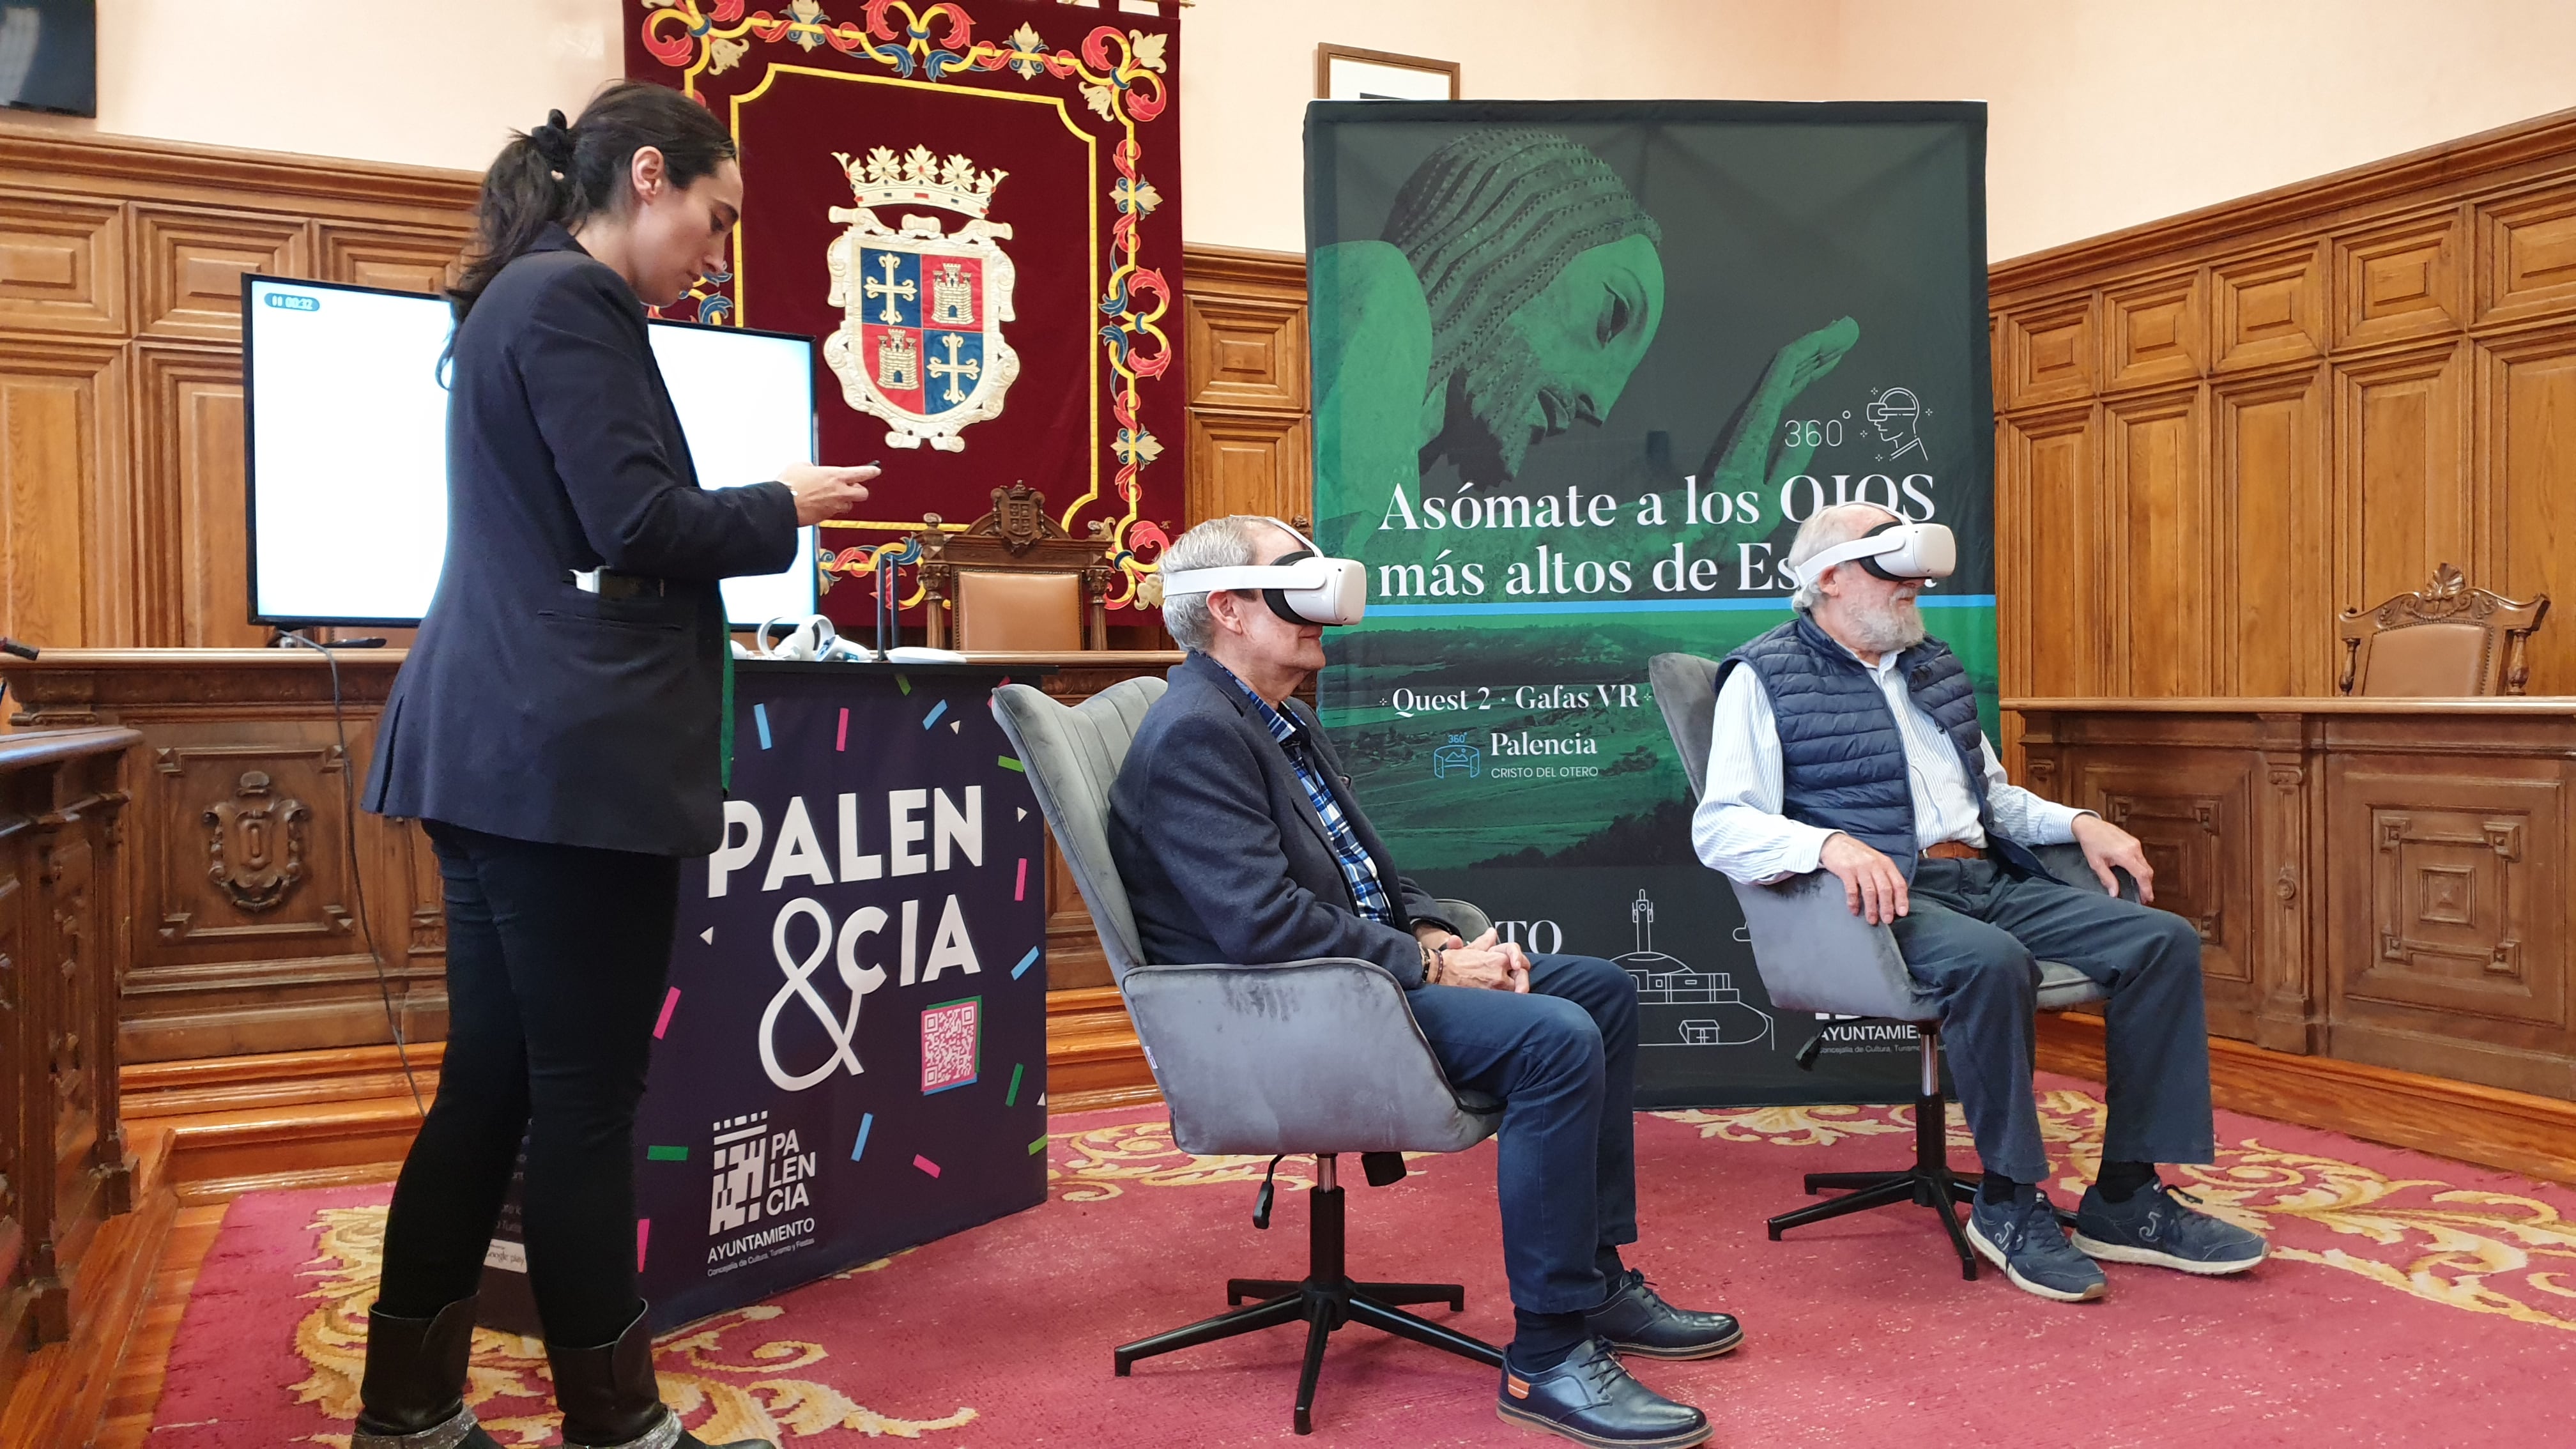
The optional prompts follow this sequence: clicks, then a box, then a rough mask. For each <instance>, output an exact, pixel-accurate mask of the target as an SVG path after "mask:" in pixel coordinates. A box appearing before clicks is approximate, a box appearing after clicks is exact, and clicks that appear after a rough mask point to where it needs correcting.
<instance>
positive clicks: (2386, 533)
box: [2319, 344, 2478, 628]
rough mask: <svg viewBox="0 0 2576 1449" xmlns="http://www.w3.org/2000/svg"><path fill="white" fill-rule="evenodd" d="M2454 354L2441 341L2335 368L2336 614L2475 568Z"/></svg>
mask: <svg viewBox="0 0 2576 1449" xmlns="http://www.w3.org/2000/svg"><path fill="white" fill-rule="evenodd" d="M2464 352H2465V347H2464V346H2460V345H2447V344H2446V345H2442V346H2439V347H2436V348H2433V349H2428V350H2423V351H2417V352H2409V353H2405V354H2401V355H2399V356H2396V357H2391V358H2384V359H2381V360H2379V361H2375V362H2370V363H2361V364H2353V365H2350V366H2346V367H2343V368H2340V369H2339V370H2338V375H2337V380H2338V382H2339V384H2340V392H2339V394H2338V396H2337V397H2336V400H2335V475H2336V477H2335V481H2336V484H2337V496H2336V497H2335V499H2334V501H2333V508H2334V516H2335V517H2336V519H2337V520H2338V522H2339V523H2340V524H2341V525H2342V529H2343V543H2342V547H2341V549H2340V550H2339V551H2340V553H2341V555H2342V556H2341V558H2340V559H2339V564H2340V567H2339V569H2338V572H2337V583H2338V585H2339V592H2340V593H2341V594H2342V595H2343V598H2342V600H2341V603H2342V606H2343V607H2346V608H2361V607H2367V606H2369V605H2372V604H2376V603H2378V602H2379V601H2380V600H2382V599H2385V598H2388V597H2389V596H2391V595H2393V594H2397V593H2400V592H2403V591H2405V590H2407V589H2411V588H2414V587H2416V586H2417V585H2418V584H2419V583H2421V582H2422V581H2423V580H2425V579H2428V578H2431V577H2432V576H2433V571H2434V570H2435V569H2436V568H2438V567H2440V566H2441V565H2442V564H2444V563H2452V564H2458V565H2460V566H2461V567H2463V568H2467V567H2471V566H2474V565H2475V564H2476V563H2477V562H2478V559H2477V557H2476V555H2475V553H2474V552H2473V551H2472V550H2473V548H2474V546H2475V541H2476V529H2475V523H2474V514H2473V511H2472V509H2471V505H2470V495H2469V487H2468V483H2469V468H2468V456H2467V448H2466V446H2465V445H2466V442H2467V434H2466V431H2465V428H2464V426H2463V425H2464V424H2465V422H2466V420H2467V413H2468V384H2469V369H2468V367H2467V366H2466V359H2465V357H2464ZM2324 624H2325V621H2322V620H2320V621H2319V627H2320V628H2323V627H2324Z"/></svg>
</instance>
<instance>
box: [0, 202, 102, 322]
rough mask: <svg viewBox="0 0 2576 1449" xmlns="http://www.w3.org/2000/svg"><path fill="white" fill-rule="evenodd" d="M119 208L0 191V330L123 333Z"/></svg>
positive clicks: (99, 203) (96, 203)
mask: <svg viewBox="0 0 2576 1449" xmlns="http://www.w3.org/2000/svg"><path fill="white" fill-rule="evenodd" d="M126 299H127V277H126V273H125V208H124V207H123V206H121V205H119V204H117V203H116V202H114V201H108V200H98V201H93V200H76V199H73V198H69V197H61V196H51V195H47V194H44V193H41V192H25V191H0V328H20V329H24V330H28V331H37V332H57V333H83V334H91V335H99V336H111V337H112V336H117V335H119V334H121V333H123V332H124V331H125V330H126V314H127V311H128V307H127V301H126Z"/></svg>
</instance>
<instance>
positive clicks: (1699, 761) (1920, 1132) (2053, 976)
mask: <svg viewBox="0 0 2576 1449" xmlns="http://www.w3.org/2000/svg"><path fill="white" fill-rule="evenodd" d="M1717 673H1718V664H1717V661H1716V660H1713V659H1703V658H1701V657H1700V656H1698V655H1696V654H1658V655H1656V656H1655V657H1654V658H1653V659H1651V660H1649V661H1647V664H1646V679H1647V682H1648V683H1649V684H1651V685H1652V686H1653V688H1654V691H1655V704H1656V706H1657V707H1658V708H1660V709H1661V710H1662V711H1663V714H1664V727H1665V728H1666V729H1667V730H1670V731H1671V732H1672V737H1673V745H1674V747H1675V748H1676V749H1678V750H1680V751H1681V756H1682V768H1683V769H1684V771H1685V772H1687V773H1688V775H1689V776H1690V791H1691V799H1692V801H1693V802H1694V803H1696V802H1697V801H1698V799H1699V797H1700V794H1701V792H1702V791H1704V790H1705V789H1706V788H1707V784H1708V750H1709V731H1710V730H1711V728H1712V727H1713V726H1714V723H1715V720H1716V716H1717ZM2032 853H2033V854H2035V855H2037V856H2038V857H2039V860H2040V863H2041V864H2042V865H2045V866H2047V867H2048V870H2049V873H2050V874H2051V875H2054V876H2056V877H2057V878H2058V879H2060V880H2062V881H2065V882H2066V883H2068V884H2069V885H2078V886H2084V887H2088V888H2091V889H2099V888H2100V885H2101V883H2100V881H2099V880H2097V879H2096V878H2095V877H2094V875H2093V871H2092V868H2091V867H2090V866H2088V865H2087V864H2086V863H2085V860H2084V852H2083V851H2082V850H2081V849H2080V848H2078V847H2076V846H2072V845H2055V846H2045V847H2041V848H2039V849H2037V850H2034V851H2033V852H2032ZM2121 883H2122V890H2121V894H2123V895H2124V896H2127V897H2128V898H2129V899H2131V900H2135V899H2137V889H2136V883H2135V882H2133V881H2130V880H2129V879H2128V878H2127V876H2126V873H2125V872H2124V873H2123V874H2122V876H2121ZM1729 884H1731V885H1733V886H1734V887H1735V898H1736V901H1737V902H1738V903H1739V904H1741V905H1742V906H1743V908H1744V924H1745V926H1746V927H1747V928H1748V930H1749V932H1750V934H1751V935H1752V937H1753V965H1754V969H1755V970H1757V971H1759V972H1760V973H1761V976H1762V986H1763V989H1764V990H1765V991H1767V992H1769V993H1770V995H1771V1000H1772V1001H1773V1002H1774V1003H1775V1004H1777V1005H1780V1006H1784V1007H1787V1008H1789V1009H1790V1010H1792V1011H1813V1012H1828V1013H1832V1014H1835V1015H1842V1016H1875V1017H1885V1018H1890V1019H1893V1020H1896V1021H1903V1022H1909V1023H1911V1024H1912V1025H1913V1027H1914V1030H1915V1034H1916V1036H1917V1037H1918V1038H1919V1039H1920V1041H1921V1054H1922V1055H1921V1064H1922V1079H1921V1081H1920V1083H1919V1086H1918V1092H1917V1095H1916V1097H1915V1101H1914V1165H1913V1166H1911V1167H1908V1168H1906V1169H1904V1170H1902V1171H1898V1172H1811V1173H1808V1174H1807V1191H1808V1192H1810V1193H1818V1192H1823V1191H1824V1190H1826V1189H1828V1188H1834V1189H1847V1190H1848V1191H1846V1192H1845V1193H1844V1195H1843V1196H1841V1197H1838V1198H1834V1199H1832V1200H1830V1201H1827V1202H1821V1203H1816V1204H1814V1205H1812V1206H1809V1207H1803V1208H1799V1209H1796V1210H1795V1211H1792V1212H1785V1213H1782V1214H1780V1215H1779V1216H1777V1217H1775V1218H1772V1219H1770V1220H1769V1222H1768V1223H1767V1226H1768V1227H1769V1228H1770V1230H1771V1236H1772V1237H1773V1238H1774V1239H1777V1238H1778V1237H1779V1236H1780V1234H1781V1233H1783V1232H1785V1231H1787V1230H1788V1229H1790V1228H1794V1227H1799V1226H1802V1225H1804V1224H1807V1223H1815V1222H1822V1221H1824V1220H1825V1219H1827V1218H1838V1217H1841V1216H1843V1215H1844V1214H1846V1213H1856V1212H1862V1211H1866V1210H1868V1209H1870V1208H1879V1207H1890V1206H1894V1205H1896V1204H1900V1203H1919V1204H1921V1205H1922V1206H1925V1207H1928V1208H1931V1209H1932V1210H1933V1211H1934V1212H1936V1213H1938V1214H1939V1215H1940V1218H1941V1225H1942V1227H1944V1228H1945V1229H1947V1230H1948V1231H1949V1234H1950V1245H1951V1247H1953V1248H1955V1249H1957V1250H1958V1254H1959V1276H1961V1277H1963V1278H1974V1277H1976V1276H1977V1255H1976V1253H1975V1252H1974V1251H1972V1250H1971V1249H1970V1248H1969V1246H1968V1239H1967V1235H1966V1234H1965V1233H1963V1232H1961V1231H1960V1228H1959V1218H1958V1214H1957V1212H1956V1210H1955V1209H1954V1207H1953V1204H1954V1203H1961V1202H1966V1201H1968V1200H1970V1199H1971V1198H1973V1197H1975V1196H1976V1191H1977V1189H1976V1184H1975V1183H1973V1182H1970V1181H1968V1180H1966V1179H1964V1178H1962V1177H1961V1176H1960V1175H1959V1174H1958V1173H1955V1172H1953V1171H1951V1170H1950V1155H1949V1141H1948V1130H1949V1129H1948V1120H1947V1119H1948V1113H1949V1103H1948V1099H1947V1097H1946V1094H1944V1093H1943V1092H1942V1090H1941V1037H1940V1032H1941V1010H1940V1006H1939V1004H1938V1002H1936V1001H1935V1000H1934V999H1933V997H1932V995H1931V993H1929V992H1927V991H1925V990H1924V989H1923V987H1922V985H1921V984H1920V983H1918V982H1917V981H1916V980H1915V979H1914V976H1913V974H1912V973H1911V972H1909V971H1907V970H1906V969H1905V958H1904V956H1903V955H1902V954H1900V953H1899V952H1898V951H1897V949H1896V937H1895V935H1894V933H1892V932H1890V931H1889V930H1888V929H1887V928H1886V927H1885V926H1873V925H1870V924H1868V923H1867V922H1866V921H1864V920H1862V919H1861V918H1860V917H1859V916H1857V915H1854V914H1853V913H1852V910H1851V907H1850V905H1849V904H1848V903H1847V902H1846V899H1845V897H1844V894H1843V886H1842V882H1841V881H1839V880H1837V879H1836V878H1835V877H1834V875H1833V873H1832V872H1831V871H1825V870H1816V871H1810V872H1808V873H1807V874H1805V875H1802V876H1798V877H1795V878H1793V879H1790V880H1785V881H1781V882H1779V883H1777V884H1775V885H1747V884H1745V883H1744V882H1742V881H1730V882H1729ZM2039 966H2040V984H2039V1009H2040V1010H2042V1011H2062V1010H2064V1009H2066V1008H2067V1007H2070V1006H2079V1005H2082V1004H2083V1003H2085V1002H2088V1001H2099V1000H2101V999H2102V995H2103V992H2102V988H2100V987H2099V986H2096V985H2094V984H2093V981H2092V979H2091V978H2090V977H2087V976H2086V975H2085V974H2084V973H2082V972H2081V971H2078V970H2076V969H2075V968H2074V967H2072V966H2068V965H2066V964H2064V963H2062V962H2057V961H2042V962H2040V963H2039ZM1822 1040H1823V1038H1822V1037H1821V1036H1819V1037H1817V1038H1816V1039H1815V1040H1813V1041H1810V1042H1809V1043H1808V1044H1807V1046H1806V1047H1805V1048H1804V1049H1802V1050H1801V1051H1800V1052H1799V1054H1798V1061H1799V1065H1801V1066H1808V1065H1812V1064H1813V1062H1814V1060H1815V1056H1814V1053H1815V1051H1816V1048H1817V1046H1818V1045H1819V1044H1820V1043H1821V1042H1822ZM2060 1216H2061V1217H2063V1216H2066V1215H2065V1214H2064V1213H2063V1212H2062V1211H2061V1213H2060Z"/></svg>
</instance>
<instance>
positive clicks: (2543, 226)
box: [2474, 181, 2576, 327]
mask: <svg viewBox="0 0 2576 1449" xmlns="http://www.w3.org/2000/svg"><path fill="white" fill-rule="evenodd" d="M2476 273H2477V274H2476V278H2475V281H2476V284H2477V290H2476V295H2475V298H2474V305H2475V308H2476V313H2475V320H2476V322H2477V324H2478V325H2479V326H2481V327H2485V326H2494V325H2499V324H2505V323H2512V322H2521V321H2528V320H2532V319H2535V318H2537V319H2549V318H2557V317H2564V316H2567V315H2568V314H2569V313H2571V312H2576V183H2570V182H2565V181H2561V182H2557V183H2554V184H2552V185H2549V186H2544V187H2540V188H2538V189H2536V190H2532V191H2528V192H2524V193H2522V194H2519V195H2516V196H2513V197H2510V198H2505V199H2499V200H2497V201H2493V202H2489V203H2486V204H2483V205H2481V206H2479V207H2478V208H2477V267H2476Z"/></svg>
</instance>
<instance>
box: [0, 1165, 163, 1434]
mask: <svg viewBox="0 0 2576 1449" xmlns="http://www.w3.org/2000/svg"><path fill="white" fill-rule="evenodd" d="M134 1150H135V1156H136V1159H137V1160H136V1164H135V1169H134V1177H133V1182H134V1204H135V1205H134V1210H133V1211H131V1212H127V1213H121V1214H119V1215H117V1216H115V1217H113V1218H110V1219H108V1220H107V1221H106V1222H105V1223H104V1224H102V1225H101V1226H100V1227H99V1229H98V1234H97V1236H96V1237H94V1238H92V1239H91V1240H90V1242H89V1244H88V1247H87V1250H86V1251H84V1252H83V1253H82V1254H81V1256H80V1261H79V1263H78V1265H77V1266H76V1267H75V1268H74V1269H73V1275H72V1282H71V1293H70V1297H71V1325H72V1330H71V1336H70V1337H69V1338H66V1339H64V1340H63V1341H62V1342H60V1343H50V1344H47V1345H45V1346H44V1347H42V1348H39V1349H37V1350H36V1351H35V1352H33V1353H31V1354H29V1355H28V1356H27V1358H26V1360H25V1362H24V1364H23V1365H22V1366H21V1368H20V1372H19V1374H18V1377H17V1381H16V1383H15V1384H14V1385H13V1386H12V1388H11V1391H10V1394H9V1398H8V1402H7V1404H6V1405H5V1406H0V1444H10V1445H18V1444H25V1445H31V1446H32V1445H39V1444H46V1445H52V1444H62V1445H71V1444H86V1443H88V1442H89V1439H90V1435H91V1431H92V1430H93V1429H94V1428H95V1427H96V1426H97V1424H98V1422H99V1418H100V1414H101V1411H102V1410H103V1409H104V1408H105V1407H106V1404H107V1394H108V1388H109V1386H110V1384H111V1382H112V1380H113V1377H114V1372H113V1371H114V1369H115V1367H116V1363H117V1360H118V1359H119V1358H120V1357H121V1356H122V1355H123V1354H124V1351H125V1342H126V1339H127V1338H128V1336H129V1335H131V1334H132V1333H133V1331H134V1325H135V1323H136V1321H137V1320H138V1319H139V1318H141V1316H142V1314H143V1310H144V1306H145V1303H146V1301H147V1299H148V1298H149V1295H150V1289H151V1286H152V1274H153V1270H154V1268H155V1267H156V1266H157V1265H158V1264H159V1262H160V1259H161V1247H162V1244H163V1243H164V1242H165V1241H166V1240H167V1239H168V1238H169V1236H170V1226H171V1224H172V1222H174V1221H175V1220H176V1219H177V1217H178V1212H179V1204H178V1199H177V1197H176V1195H175V1194H174V1193H172V1191H171V1190H170V1188H169V1186H168V1185H167V1183H166V1182H164V1181H163V1177H162V1169H163V1164H162V1160H161V1159H162V1157H163V1155H164V1154H166V1153H167V1152H168V1150H169V1142H168V1139H167V1137H166V1136H164V1135H162V1134H159V1133H153V1132H146V1133H141V1134H138V1135H137V1137H136V1139H134Z"/></svg>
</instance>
